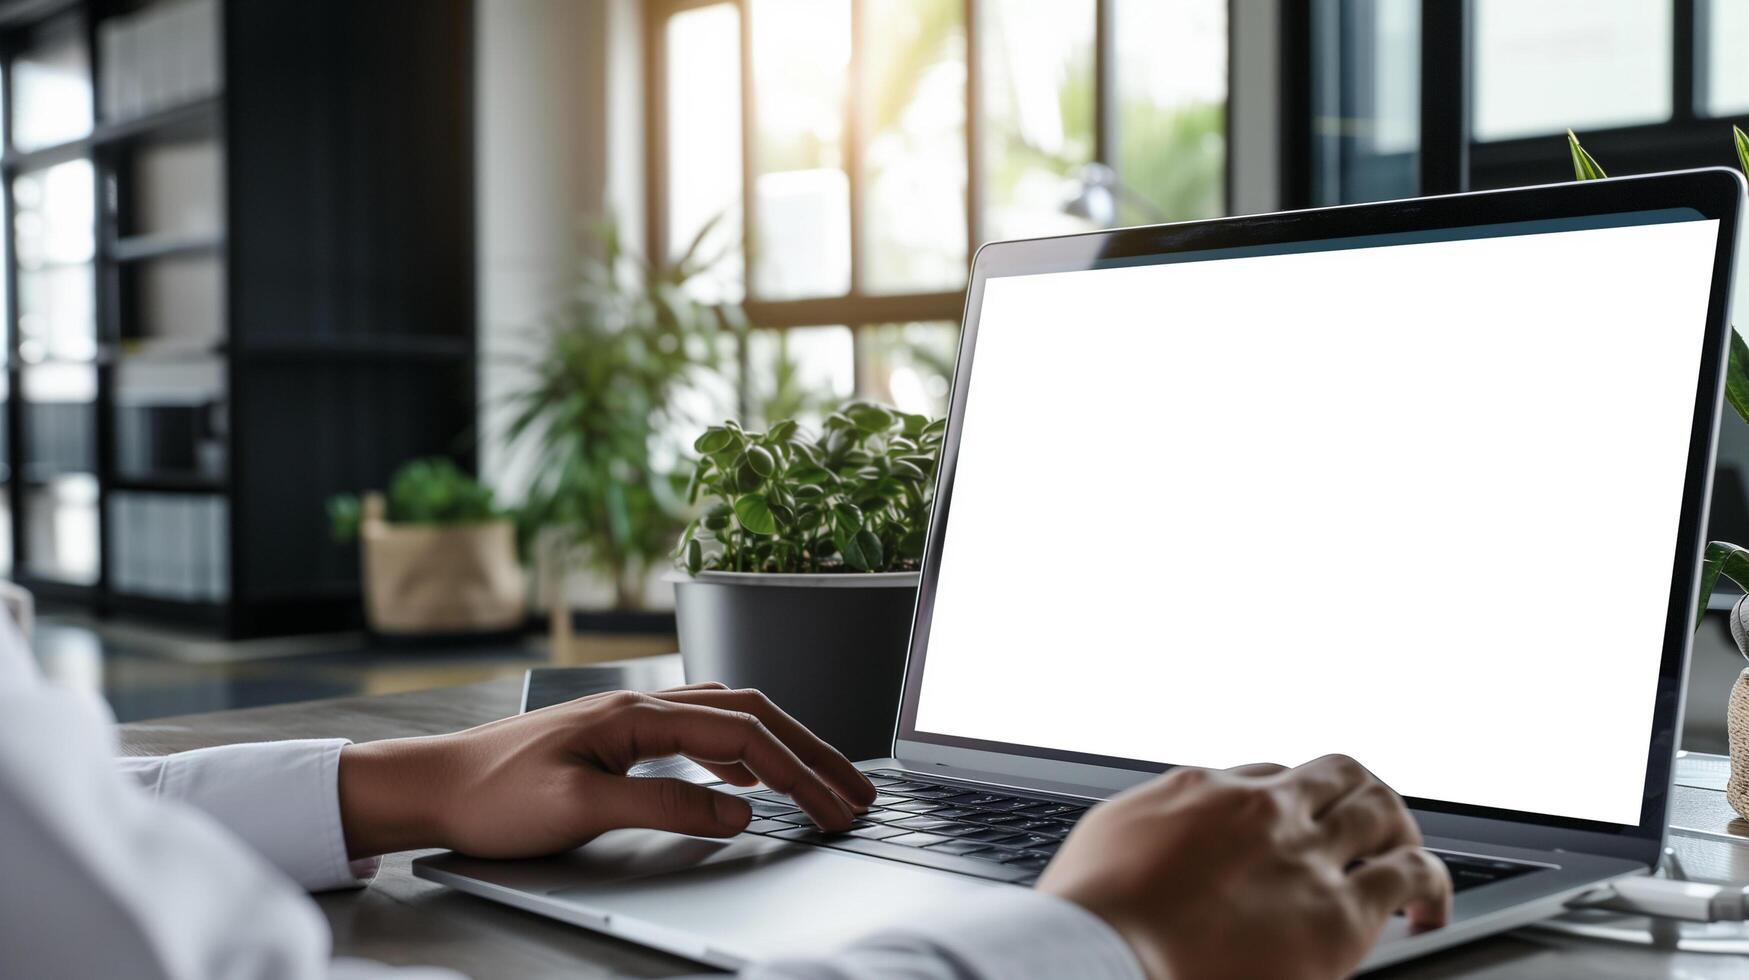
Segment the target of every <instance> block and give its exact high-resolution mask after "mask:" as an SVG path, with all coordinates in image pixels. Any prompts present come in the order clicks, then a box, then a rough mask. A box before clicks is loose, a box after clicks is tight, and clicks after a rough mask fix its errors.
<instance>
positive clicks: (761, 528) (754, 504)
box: [735, 493, 777, 534]
mask: <svg viewBox="0 0 1749 980" xmlns="http://www.w3.org/2000/svg"><path fill="white" fill-rule="evenodd" d="M735 520H736V521H738V522H739V523H740V525H741V526H742V527H744V528H746V529H747V530H749V531H751V532H753V533H754V534H776V533H777V518H776V517H775V516H773V515H772V513H771V504H769V503H767V502H766V500H765V498H764V497H763V496H760V495H759V494H756V493H748V494H742V495H741V496H739V497H737V498H735Z"/></svg>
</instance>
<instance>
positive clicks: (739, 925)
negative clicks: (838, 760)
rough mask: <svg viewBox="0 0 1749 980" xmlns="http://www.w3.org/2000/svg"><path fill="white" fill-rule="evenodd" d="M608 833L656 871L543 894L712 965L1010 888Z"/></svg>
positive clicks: (855, 862)
mask: <svg viewBox="0 0 1749 980" xmlns="http://www.w3.org/2000/svg"><path fill="white" fill-rule="evenodd" d="M610 836H611V837H617V838H619V839H617V840H612V841H609V840H608V838H605V837H604V838H603V839H602V841H599V842H598V843H608V844H609V847H608V848H605V849H604V850H609V851H619V850H621V848H625V849H626V850H635V851H638V852H641V854H642V857H643V858H644V859H645V861H648V862H649V863H647V864H644V863H643V862H642V861H641V862H639V863H640V864H643V869H648V870H649V871H650V872H653V873H647V874H638V873H636V872H631V873H630V874H623V873H622V874H618V875H616V874H608V875H603V876H602V878H601V880H597V881H594V882H591V883H589V884H584V885H578V886H575V887H571V888H562V889H558V890H555V891H553V892H551V893H550V895H549V897H551V898H555V899H560V900H563V901H567V902H575V903H577V904H578V905H581V906H584V907H586V908H587V909H589V910H590V911H593V912H595V913H597V914H600V915H603V916H605V917H606V918H607V919H608V926H607V928H608V931H610V932H613V933H616V934H619V935H623V936H626V937H627V938H630V939H632V940H634V941H642V942H646V943H648V944H649V945H652V946H658V947H661V948H665V949H669V950H673V951H676V952H682V953H684V954H685V955H691V956H694V957H696V958H698V959H701V960H704V961H706V962H711V963H719V964H728V963H736V964H739V963H747V962H753V961H758V960H764V959H769V958H772V957H776V956H798V955H808V954H814V953H826V952H830V951H832V950H834V949H837V948H838V947H840V946H843V945H844V944H845V943H848V942H850V941H852V940H854V939H857V938H859V937H861V936H863V935H866V934H867V933H869V932H871V931H874V930H877V929H880V928H882V927H883V926H891V925H897V924H900V923H903V922H906V921H913V922H914V921H916V917H917V916H918V915H919V914H920V912H923V911H924V910H926V909H927V908H929V907H942V906H954V905H959V904H960V903H963V902H969V901H977V900H978V899H979V898H981V897H983V896H985V895H987V894H989V892H988V889H991V888H1010V887H1013V886H1011V885H1000V884H995V883H993V882H986V881H979V880H977V879H974V878H964V877H961V876H959V875H952V874H946V873H942V872H934V871H928V870H925V869H922V868H917V867H913V866H911V865H907V864H899V863H896V862H892V861H882V860H879V859H876V858H866V857H861V856H858V855H852V854H845V853H843V852H840V851H831V850H825V849H821V848H813V847H803V846H798V845H794V844H788V843H784V842H782V841H774V840H769V839H763V838H750V837H741V838H737V839H736V840H735V841H734V842H733V843H732V844H730V845H728V846H726V847H725V846H724V845H723V844H721V843H717V842H710V843H707V842H703V841H699V840H697V839H695V838H682V837H676V836H674V835H671V834H658V833H654V832H650V831H632V832H626V831H621V832H618V833H616V834H614V835H610ZM699 845H704V846H703V847H700V846H699ZM592 849H593V845H591V847H589V848H585V849H584V850H585V851H588V850H592ZM707 852H708V857H707V856H705V855H706V853H707ZM622 853H623V852H622ZM614 856H618V855H614ZM601 857H604V858H608V859H609V860H610V861H611V860H612V857H610V856H609V855H608V854H603V855H601ZM701 857H703V858H704V860H703V861H702V862H701V861H699V858H701ZM592 863H593V862H592ZM616 863H617V862H616ZM682 863H684V864H686V865H687V866H686V867H684V868H675V865H676V864H682ZM621 869H622V871H631V869H630V868H628V867H626V866H625V865H621ZM640 870H642V869H640ZM691 950H702V953H701V952H694V951H691Z"/></svg>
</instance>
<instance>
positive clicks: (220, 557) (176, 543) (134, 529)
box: [108, 491, 230, 602]
mask: <svg viewBox="0 0 1749 980" xmlns="http://www.w3.org/2000/svg"><path fill="white" fill-rule="evenodd" d="M228 514H229V507H228V504H227V501H226V500H225V499H224V498H223V497H221V496H218V495H216V494H174V493H144V492H134V491H123V492H117V493H114V494H111V495H110V501H109V513H108V519H109V521H110V524H111V527H110V534H109V539H110V548H111V553H110V575H111V584H112V586H113V587H114V589H115V591H116V592H118V593H121V594H123V595H131V596H139V597H142V598H149V599H170V600H177V601H183V602H223V601H225V600H226V599H227V598H229V596H230V586H229V580H230V531H229V528H228V527H227V524H226V518H227V516H228Z"/></svg>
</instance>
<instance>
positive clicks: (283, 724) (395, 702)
mask: <svg viewBox="0 0 1749 980" xmlns="http://www.w3.org/2000/svg"><path fill="white" fill-rule="evenodd" d="M674 659H676V660H677V659H678V658H674ZM638 666H639V668H640V669H639V671H638V672H639V673H640V674H646V676H655V675H658V674H661V673H663V672H665V671H672V672H675V673H676V674H677V673H678V664H677V663H667V662H664V661H663V660H661V659H658V658H652V659H651V660H649V661H644V662H640V663H639V665H638ZM520 695H521V688H520V684H519V682H518V681H516V680H499V681H489V682H487V683H483V684H471V685H468V686H465V687H452V688H443V689H440V690H433V691H419V692H414V693H411V694H390V695H379V696H373V697H353V698H336V699H332V700H326V701H307V702H303V703H300V704H286V705H276V706H273V707H266V708H247V709H243V710H238V711H221V712H216V713H213V714H207V715H188V716H184V717H179V718H163V719H158V720H154V721H143V722H134V723H131V724H126V725H122V726H121V731H120V736H121V746H122V751H123V753H125V754H127V755H161V754H164V753H169V752H180V751H183V750H185V749H195V748H201V747H204V746H209V745H225V744H230V743H234V742H258V741H266V740H269V739H279V738H330V737H345V738H350V739H352V740H354V741H358V742H364V741H370V740H373V739H380V738H397V737H401V736H407V735H429V734H435V733H440V732H449V731H454V730H456V729H459V728H466V727H468V726H471V725H477V724H480V723H482V722H486V721H490V720H492V719H495V718H501V717H504V716H505V715H509V714H513V713H515V711H516V710H517V708H518V707H519V701H520ZM1679 791H1680V792H1681V795H1682V798H1681V799H1679V800H1678V805H1679V807H1680V806H1684V805H1686V806H1690V807H1694V808H1698V809H1700V810H1702V811H1706V810H1711V809H1714V808H1716V807H1717V806H1722V805H1723V803H1722V798H1723V794H1722V793H1711V792H1710V791H1707V790H1695V789H1689V788H1687V787H1679ZM1696 794H1701V795H1696ZM1714 796H1716V797H1719V799H1718V800H1714V799H1712V798H1711V797H1714ZM1740 850H1742V849H1740V848H1734V847H1731V846H1729V845H1722V844H1716V845H1705V844H1702V843H1700V842H1686V843H1685V844H1684V847H1683V853H1684V859H1685V861H1687V862H1688V864H1689V867H1690V868H1691V869H1693V870H1695V871H1697V872H1698V869H1696V868H1695V865H1696V863H1697V862H1699V863H1707V864H1708V866H1710V867H1730V866H1732V865H1733V864H1735V865H1736V866H1737V867H1738V868H1739V869H1740V868H1741V862H1744V861H1746V860H1749V858H1746V857H1736V856H1735V855H1733V854H1732V853H1731V852H1735V851H1740ZM417 856H418V854H417V853H414V854H398V855H393V856H391V857H389V858H387V859H385V860H384V862H383V867H382V871H381V873H380V874H379V875H378V877H377V881H376V883H375V884H374V885H373V886H371V887H370V888H367V889H363V890H359V891H347V892H334V893H330V894H326V895H321V896H318V897H317V899H316V900H317V903H318V904H319V905H320V906H321V907H322V911H323V912H324V913H325V914H326V915H327V916H328V920H329V922H330V923H331V925H332V926H333V930H334V947H335V952H336V954H337V955H345V956H361V957H366V958H369V959H375V960H381V961H384V962H388V963H396V964H407V965H413V964H426V965H438V966H447V967H450V968H452V969H455V970H458V971H460V972H462V973H464V974H467V975H468V976H470V977H473V978H476V980H487V978H493V977H597V976H635V977H661V976H673V975H675V974H684V973H699V972H705V971H704V970H703V969H702V968H700V967H699V966H697V965H695V964H692V963H690V962H688V961H686V960H681V959H677V958H675V957H671V956H666V955H663V954H661V953H655V952H651V951H649V950H645V949H642V948H640V947H637V946H633V945H631V944H629V943H625V942H621V941H619V940H615V939H610V938H607V937H604V936H598V935H596V934H594V933H591V932H588V931H586V930H583V929H578V928H574V927H571V926H567V925H564V924H561V923H559V922H555V921H552V920H549V919H545V918H541V917H540V916H536V915H533V914H530V913H526V912H521V911H518V910H516V909H512V908H509V907H507V906H503V905H497V904H494V903H492V902H487V901H485V900H483V899H477V898H473V897H471V896H468V895H462V894H459V893H456V892H452V891H449V890H448V889H446V888H443V887H442V886H440V885H435V884H432V883H430V882H427V881H422V880H420V879H417V878H414V877H413V876H412V873H411V872H410V871H409V868H408V865H409V863H410V861H411V860H412V859H413V858H414V857H417ZM1373 976H1377V977H1381V978H1382V977H1389V978H1393V980H1396V978H1436V977H1439V978H1443V977H1485V978H1490V980H1494V978H1498V980H1505V978H1541V977H1594V978H1623V980H1625V978H1630V977H1631V978H1657V977H1668V978H1672V980H1674V978H1678V977H1681V978H1685V980H1691V978H1711V977H1719V978H1724V977H1743V978H1749V957H1736V956H1717V955H1704V954H1695V953H1665V952H1656V951H1650V950H1645V949H1636V948H1633V947H1629V946H1624V945H1616V944H1605V943H1593V942H1586V941H1582V940H1575V939H1569V938H1566V937H1563V936H1556V935H1552V934H1549V933H1544V932H1538V931H1525V932H1521V933H1515V934H1512V935H1507V936H1499V937H1495V938H1493V939H1488V940H1483V941H1481V942H1477V943H1472V944H1470V945H1468V946H1465V947H1462V948H1459V949H1456V950H1451V951H1448V952H1445V953H1442V954H1438V955H1435V956H1432V957H1428V958H1426V959H1422V960H1419V961H1416V962H1414V963H1410V964H1405V965H1403V966H1400V967H1397V968H1394V969H1392V970H1388V971H1385V972H1383V973H1378V974H1374V975H1373Z"/></svg>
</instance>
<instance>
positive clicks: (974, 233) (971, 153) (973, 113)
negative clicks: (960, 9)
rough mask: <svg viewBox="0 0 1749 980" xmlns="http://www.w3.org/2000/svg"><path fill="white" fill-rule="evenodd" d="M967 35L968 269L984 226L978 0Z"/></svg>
mask: <svg viewBox="0 0 1749 980" xmlns="http://www.w3.org/2000/svg"><path fill="white" fill-rule="evenodd" d="M965 25H966V28H965V33H966V268H967V270H968V272H969V270H970V269H971V263H972V258H973V256H975V255H977V254H978V245H979V244H980V243H981V241H982V235H983V228H982V226H983V223H984V182H983V180H982V177H983V174H982V170H983V159H982V158H983V147H982V146H980V145H979V144H980V143H981V142H982V139H983V135H984V133H983V130H984V118H983V113H982V112H981V111H979V109H980V106H981V103H982V93H981V91H980V89H981V88H982V87H983V83H982V81H981V80H980V79H979V77H978V69H979V60H980V59H979V57H978V33H979V32H978V0H965Z"/></svg>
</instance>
